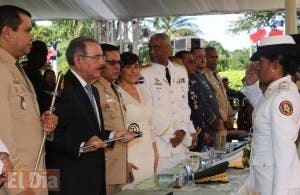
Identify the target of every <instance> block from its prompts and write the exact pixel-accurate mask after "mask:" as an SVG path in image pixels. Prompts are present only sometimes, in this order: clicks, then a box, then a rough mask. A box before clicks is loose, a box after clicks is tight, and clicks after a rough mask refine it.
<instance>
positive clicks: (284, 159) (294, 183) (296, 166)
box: [242, 35, 300, 195]
mask: <svg viewBox="0 0 300 195" xmlns="http://www.w3.org/2000/svg"><path fill="white" fill-rule="evenodd" d="M298 56H299V54H298V53H297V49H296V46H295V42H294V40H293V39H292V37H291V36H288V35H283V36H273V37H265V38H263V39H262V40H261V42H260V45H259V46H258V48H257V51H256V52H255V53H254V54H253V55H252V56H251V58H250V60H251V61H259V63H258V64H253V63H252V64H249V65H248V68H247V71H246V77H245V78H246V84H247V86H246V87H245V88H243V89H242V92H243V93H244V94H245V95H246V97H247V98H248V99H249V100H250V102H251V104H252V105H253V107H254V111H253V115H252V118H253V138H252V145H251V155H250V185H251V187H252V189H253V191H255V192H257V193H259V194H262V195H288V194H289V195H296V194H300V180H299V178H300V161H299V158H298V156H297V149H296V144H295V141H296V139H297V136H298V132H299V127H300V95H299V93H298V88H297V86H296V85H295V83H293V81H292V80H291V76H290V74H293V72H294V71H295V70H296V69H298V70H299V67H300V66H299V62H297V57H298ZM257 80H259V82H260V83H262V84H264V85H266V87H267V88H266V90H265V91H264V92H262V91H261V89H260V88H259V86H258V84H257V83H256V81H257Z"/></svg>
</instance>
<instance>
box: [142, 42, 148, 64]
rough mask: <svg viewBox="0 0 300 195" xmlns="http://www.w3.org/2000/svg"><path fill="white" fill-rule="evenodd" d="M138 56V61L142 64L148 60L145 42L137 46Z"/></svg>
mask: <svg viewBox="0 0 300 195" xmlns="http://www.w3.org/2000/svg"><path fill="white" fill-rule="evenodd" d="M139 57H140V61H141V62H142V63H143V64H145V63H147V62H150V56H149V49H148V45H147V44H143V45H142V46H141V47H140V48H139Z"/></svg>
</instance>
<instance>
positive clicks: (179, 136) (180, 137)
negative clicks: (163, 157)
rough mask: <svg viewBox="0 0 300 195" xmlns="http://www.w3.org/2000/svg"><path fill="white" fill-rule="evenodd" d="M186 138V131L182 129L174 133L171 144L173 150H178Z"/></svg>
mask: <svg viewBox="0 0 300 195" xmlns="http://www.w3.org/2000/svg"><path fill="white" fill-rule="evenodd" d="M184 136H185V131H184V130H182V129H180V130H176V131H175V132H174V135H173V137H171V139H170V142H171V144H172V147H173V148H176V147H177V146H178V145H179V144H180V143H181V142H182V140H183V138H184Z"/></svg>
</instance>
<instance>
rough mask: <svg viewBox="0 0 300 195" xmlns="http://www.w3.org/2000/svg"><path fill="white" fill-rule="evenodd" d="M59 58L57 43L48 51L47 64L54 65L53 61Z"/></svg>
mask: <svg viewBox="0 0 300 195" xmlns="http://www.w3.org/2000/svg"><path fill="white" fill-rule="evenodd" d="M56 57H57V41H54V43H53V44H52V45H51V47H50V49H49V50H48V54H47V62H48V63H50V64H52V62H53V61H56Z"/></svg>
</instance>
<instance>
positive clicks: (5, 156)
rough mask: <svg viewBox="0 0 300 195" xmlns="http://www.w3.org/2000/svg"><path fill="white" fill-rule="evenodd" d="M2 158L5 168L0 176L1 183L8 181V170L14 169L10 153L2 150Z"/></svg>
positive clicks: (0, 153)
mask: <svg viewBox="0 0 300 195" xmlns="http://www.w3.org/2000/svg"><path fill="white" fill-rule="evenodd" d="M0 160H1V161H2V163H3V169H2V173H1V176H0V185H3V184H4V183H5V182H7V179H8V178H7V177H8V171H12V170H13V164H12V162H11V161H10V159H9V155H8V154H7V153H5V152H0Z"/></svg>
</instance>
